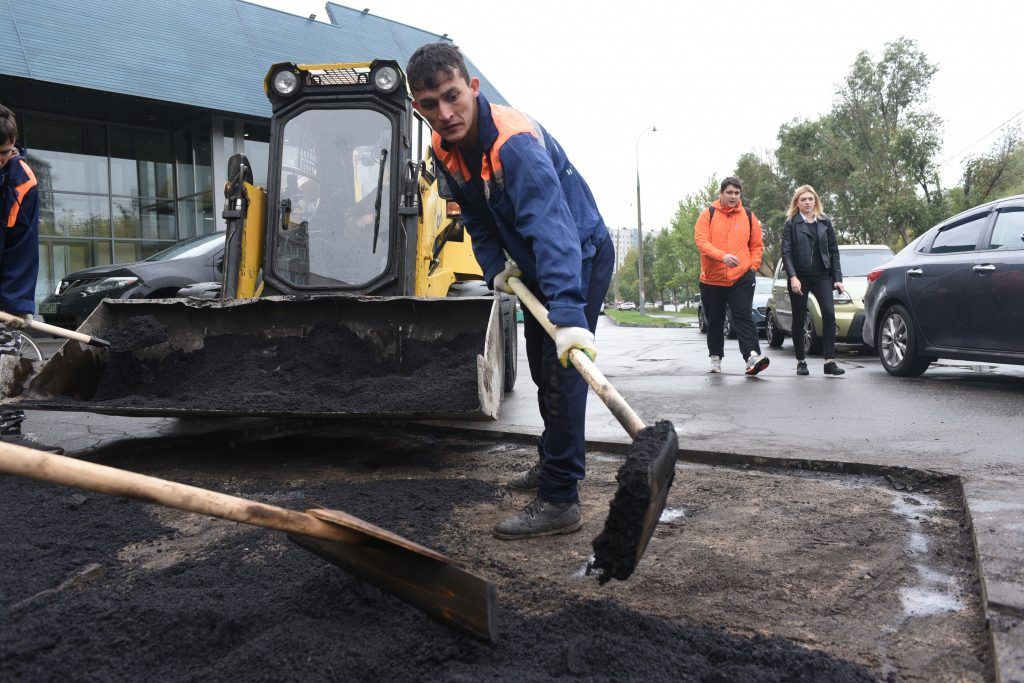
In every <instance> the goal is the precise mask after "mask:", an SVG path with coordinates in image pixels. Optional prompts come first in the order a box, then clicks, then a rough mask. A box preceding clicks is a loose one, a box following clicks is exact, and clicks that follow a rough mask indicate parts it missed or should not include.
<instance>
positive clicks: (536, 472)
mask: <svg viewBox="0 0 1024 683" xmlns="http://www.w3.org/2000/svg"><path fill="white" fill-rule="evenodd" d="M538 486H540V463H539V462H538V463H537V464H535V465H534V466H533V467H531V468H530V469H528V470H525V471H523V472H519V473H518V474H513V475H512V476H511V477H510V478H509V480H508V487H509V488H510V489H515V490H516V491H532V490H534V489H535V488H537V487H538Z"/></svg>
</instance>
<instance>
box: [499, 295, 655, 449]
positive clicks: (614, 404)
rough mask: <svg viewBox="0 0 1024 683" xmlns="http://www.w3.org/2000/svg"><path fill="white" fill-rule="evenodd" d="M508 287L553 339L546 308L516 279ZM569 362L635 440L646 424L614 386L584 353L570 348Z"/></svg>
mask: <svg viewBox="0 0 1024 683" xmlns="http://www.w3.org/2000/svg"><path fill="white" fill-rule="evenodd" d="M508 284H509V287H511V288H512V291H513V292H515V293H516V296H518V297H519V299H520V301H522V302H523V303H524V304H525V305H526V307H527V308H528V309H529V310H530V313H531V314H532V315H533V317H534V318H536V319H537V322H539V323H540V324H541V327H543V328H544V329H545V330H546V331H547V333H548V334H549V335H550V336H551V338H552V339H554V337H555V326H554V325H553V324H552V323H551V321H550V320H548V309H546V308H544V304H542V303H541V302H540V301H538V300H537V297H535V296H534V295H533V292H531V291H530V290H529V289H527V288H526V285H524V284H523V283H522V281H521V280H520V279H519V278H517V277H510V278H509V279H508ZM569 360H570V361H571V362H572V364H573V365H574V366H576V369H577V370H579V372H580V374H581V375H583V379H585V380H587V384H589V385H590V388H591V389H593V390H594V393H595V394H597V395H598V397H599V398H600V399H601V400H602V401H604V404H605V405H606V406H608V410H610V411H611V413H612V415H614V416H615V419H616V420H618V421H619V424H621V425H622V427H623V428H624V429H625V430H626V433H627V434H629V436H630V437H632V438H634V439H635V438H636V435H637V434H639V433H640V430H641V429H643V428H644V427H646V426H647V425H645V424H644V421H643V420H641V419H640V417H639V416H638V415H637V414H636V413H635V412H633V409H632V408H630V407H629V404H628V403H626V399H624V398H622V396H621V395H620V394H619V392H618V391H616V390H615V387H613V386H612V384H611V382H609V381H608V378H606V377H605V376H604V373H602V372H601V371H600V370H598V368H597V366H596V365H594V361H592V360H590V357H589V356H587V354H585V353H583V352H582V351H580V350H579V349H572V350H571V351H569Z"/></svg>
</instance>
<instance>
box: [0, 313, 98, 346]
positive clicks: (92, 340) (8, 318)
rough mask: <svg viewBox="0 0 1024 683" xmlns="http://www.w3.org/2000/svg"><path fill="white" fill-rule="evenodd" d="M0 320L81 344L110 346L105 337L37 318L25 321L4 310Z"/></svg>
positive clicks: (0, 314)
mask: <svg viewBox="0 0 1024 683" xmlns="http://www.w3.org/2000/svg"><path fill="white" fill-rule="evenodd" d="M0 322H2V323H6V324H8V325H11V326H12V327H18V328H25V327H27V328H29V329H30V330H35V331H36V332H43V333H45V334H52V335H53V336H54V337H63V338H64V339H71V340H74V341H80V342H82V343H83V344H89V345H90V346H101V347H103V348H107V347H109V346H110V342H108V341H107V340H106V339H100V338H99V337H90V336H89V335H87V334H82V333H81V332H75V331H74V330H66V329H64V328H63V327H57V326H56V325H48V324H46V323H41V322H39V321H38V320H33V321H32V322H26V321H25V319H24V318H21V317H19V316H16V315H11V314H10V313H6V312H4V311H0Z"/></svg>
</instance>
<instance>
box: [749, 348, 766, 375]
mask: <svg viewBox="0 0 1024 683" xmlns="http://www.w3.org/2000/svg"><path fill="white" fill-rule="evenodd" d="M766 367H768V356H762V355H760V354H758V353H755V352H753V351H751V352H750V356H749V357H748V358H747V374H748V375H756V374H757V373H759V372H761V371H762V370H764V369H765V368H766Z"/></svg>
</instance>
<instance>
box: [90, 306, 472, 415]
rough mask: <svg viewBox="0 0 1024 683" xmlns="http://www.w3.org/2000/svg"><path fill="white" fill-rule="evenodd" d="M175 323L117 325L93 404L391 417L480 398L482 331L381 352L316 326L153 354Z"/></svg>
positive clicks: (331, 327) (348, 333) (344, 332)
mask: <svg viewBox="0 0 1024 683" xmlns="http://www.w3.org/2000/svg"><path fill="white" fill-rule="evenodd" d="M167 336H168V332H167V329H166V328H165V327H163V326H162V325H160V323H158V322H157V321H156V320H154V319H153V318H152V317H150V316H139V317H138V318H133V319H131V320H130V321H128V322H126V323H124V324H122V325H120V326H119V327H117V328H114V329H113V330H111V331H110V333H109V337H110V341H111V348H112V351H113V352H112V353H111V354H110V362H109V363H108V364H107V365H106V367H105V368H104V369H103V372H102V375H101V377H100V379H99V382H98V384H97V387H96V391H95V393H94V395H93V396H92V397H91V398H90V399H89V403H99V404H106V405H111V406H131V407H135V408H169V409H190V410H195V411H197V412H202V411H208V410H232V411H242V412H246V411H254V412H261V411H280V412H289V411H294V412H299V413H303V412H305V413H358V414H369V413H374V412H379V413H382V414H391V413H405V412H422V411H424V410H427V409H430V410H437V409H438V408H439V407H443V408H444V409H445V410H451V411H461V410H473V409H475V408H476V407H477V406H478V405H479V397H478V394H477V382H476V375H477V370H476V356H477V354H479V353H481V352H482V351H483V340H482V338H481V337H480V336H477V335H473V334H462V335H459V336H457V337H454V338H452V339H440V340H437V341H434V342H428V341H421V340H415V339H404V340H402V343H401V348H400V350H399V354H398V355H396V356H394V357H393V358H387V359H384V360H382V359H380V354H379V353H375V351H376V349H374V348H372V347H371V346H370V345H369V344H368V343H367V342H366V341H364V340H363V339H361V338H360V337H359V336H358V335H356V334H355V333H354V332H353V331H352V330H351V329H349V328H348V327H346V326H344V325H340V324H338V323H331V322H321V323H318V324H316V325H315V326H314V327H313V328H312V330H311V331H310V333H309V334H308V336H305V337H299V336H292V337H276V338H269V339H268V338H266V337H263V336H260V335H257V334H231V335H219V336H211V337H208V338H207V339H206V340H205V345H204V347H203V348H202V349H200V350H197V351H193V352H184V351H178V350H169V351H168V352H167V353H166V354H163V355H161V356H159V357H158V358H147V357H146V354H144V353H135V352H136V351H138V350H139V349H142V348H144V347H148V346H152V345H153V344H156V343H159V342H162V341H166V340H167Z"/></svg>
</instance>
